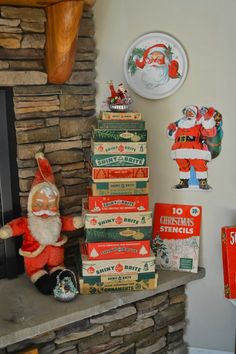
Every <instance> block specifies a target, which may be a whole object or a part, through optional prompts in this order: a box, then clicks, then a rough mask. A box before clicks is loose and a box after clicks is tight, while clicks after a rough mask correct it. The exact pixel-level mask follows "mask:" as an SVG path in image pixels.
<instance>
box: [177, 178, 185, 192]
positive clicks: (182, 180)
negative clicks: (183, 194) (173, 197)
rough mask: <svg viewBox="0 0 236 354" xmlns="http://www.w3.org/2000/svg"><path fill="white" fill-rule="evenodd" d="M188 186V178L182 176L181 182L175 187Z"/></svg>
mask: <svg viewBox="0 0 236 354" xmlns="http://www.w3.org/2000/svg"><path fill="white" fill-rule="evenodd" d="M183 188H188V179H184V178H181V179H180V181H179V183H178V184H176V185H175V189H183Z"/></svg>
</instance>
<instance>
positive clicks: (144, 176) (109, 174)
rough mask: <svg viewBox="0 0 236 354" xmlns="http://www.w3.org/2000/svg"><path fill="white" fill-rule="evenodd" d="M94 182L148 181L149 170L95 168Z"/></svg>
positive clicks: (92, 169) (93, 169)
mask: <svg viewBox="0 0 236 354" xmlns="http://www.w3.org/2000/svg"><path fill="white" fill-rule="evenodd" d="M91 175H92V180H93V181H94V182H115V181H116V182H125V181H128V182H130V181H148V178H149V168H148V167H147V166H145V167H93V168H91Z"/></svg>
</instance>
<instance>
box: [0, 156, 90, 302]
mask: <svg viewBox="0 0 236 354" xmlns="http://www.w3.org/2000/svg"><path fill="white" fill-rule="evenodd" d="M35 158H36V161H37V165H38V169H37V171H36V173H35V178H34V180H33V183H32V187H31V190H30V193H29V196H28V207H27V210H28V215H27V217H26V216H22V217H20V218H17V219H14V220H12V221H11V222H9V223H8V224H7V225H5V226H3V227H2V228H0V238H1V239H4V240H5V239H7V238H9V237H12V236H20V235H23V242H22V246H21V248H20V251H19V253H20V254H21V255H22V256H23V257H24V265H25V272H26V274H27V275H28V277H29V278H30V280H31V282H32V283H33V284H34V285H35V286H36V288H37V289H38V290H39V291H40V292H41V293H42V294H45V295H51V294H54V296H55V298H56V299H57V300H60V301H70V300H72V299H73V298H75V296H76V295H77V293H78V291H77V288H76V280H75V275H74V274H73V272H71V271H70V270H69V269H65V267H64V244H65V243H66V242H67V237H66V236H65V235H63V234H62V233H61V232H63V231H73V230H76V229H79V228H82V227H83V225H84V224H83V221H82V218H81V217H80V216H74V217H71V216H60V213H59V197H60V195H59V191H58V189H57V187H56V185H55V178H54V175H53V170H52V167H51V166H50V164H49V161H48V160H47V159H46V158H45V156H44V154H43V153H41V152H40V153H37V154H36V155H35Z"/></svg>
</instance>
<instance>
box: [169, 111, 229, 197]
mask: <svg viewBox="0 0 236 354" xmlns="http://www.w3.org/2000/svg"><path fill="white" fill-rule="evenodd" d="M221 126H222V116H221V114H220V113H219V112H218V111H217V110H216V109H215V108H213V107H209V108H207V107H201V109H199V108H198V107H197V106H194V105H189V106H186V107H185V108H184V109H183V117H182V118H180V119H179V120H178V121H176V122H173V123H170V124H169V126H168V137H169V138H170V139H172V140H174V144H173V145H172V148H171V158H172V159H173V160H175V161H176V163H177V165H178V167H179V177H180V182H179V183H178V184H177V185H175V186H174V189H179V190H180V189H189V180H190V177H191V173H190V170H191V169H193V170H194V172H195V174H196V178H197V180H198V187H199V190H203V191H207V190H210V189H212V188H211V187H210V186H209V184H208V182H207V177H208V166H207V164H208V162H209V161H211V160H212V159H213V158H215V157H217V156H218V155H219V153H220V147H221V140H222V136H223V133H222V129H221Z"/></svg>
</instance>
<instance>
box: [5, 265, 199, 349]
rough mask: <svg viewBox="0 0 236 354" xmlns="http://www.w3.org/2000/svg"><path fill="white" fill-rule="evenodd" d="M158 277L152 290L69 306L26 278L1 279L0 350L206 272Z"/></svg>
mask: <svg viewBox="0 0 236 354" xmlns="http://www.w3.org/2000/svg"><path fill="white" fill-rule="evenodd" d="M158 274H159V281H158V287H157V289H155V290H145V291H132V292H114V293H112V292H110V293H109V292H107V293H103V294H95V295H78V297H77V298H76V299H75V300H74V301H72V302H70V303H62V302H58V301H56V300H55V299H54V298H53V296H46V295H41V294H40V293H39V292H38V291H37V290H36V289H35V288H34V286H33V285H32V284H31V283H30V282H29V280H28V279H27V278H26V276H25V275H21V276H20V277H19V278H17V279H13V280H7V279H2V280H0V294H1V295H0V349H1V348H4V347H7V346H8V345H11V344H14V343H17V342H21V341H23V340H25V339H30V338H33V337H36V336H39V335H42V334H44V333H46V332H49V331H52V330H55V329H58V328H60V327H64V326H66V325H68V324H70V323H73V322H76V321H80V320H83V319H85V318H89V317H92V316H96V315H100V314H102V313H104V312H107V311H109V310H112V309H115V308H117V307H120V306H123V305H126V304H130V303H133V302H136V301H139V300H142V299H146V298H148V297H151V296H154V295H156V294H159V293H162V292H164V291H167V290H170V289H173V288H176V287H178V286H181V285H185V284H187V283H189V282H191V281H193V280H197V279H201V278H203V277H204V276H205V269H204V268H199V271H198V273H189V272H174V271H159V272H158Z"/></svg>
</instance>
